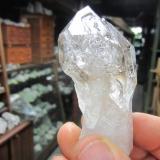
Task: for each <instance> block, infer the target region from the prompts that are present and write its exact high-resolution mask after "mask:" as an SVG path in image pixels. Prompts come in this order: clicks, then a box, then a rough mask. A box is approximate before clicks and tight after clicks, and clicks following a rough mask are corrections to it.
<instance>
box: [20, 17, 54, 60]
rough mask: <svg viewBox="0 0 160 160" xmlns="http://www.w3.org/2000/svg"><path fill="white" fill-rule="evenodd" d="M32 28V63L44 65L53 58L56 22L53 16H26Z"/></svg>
mask: <svg viewBox="0 0 160 160" xmlns="http://www.w3.org/2000/svg"><path fill="white" fill-rule="evenodd" d="M24 18H26V19H27V21H28V22H29V24H30V26H31V42H32V61H33V63H43V62H45V61H49V60H50V59H52V58H53V55H54V54H53V47H54V38H53V37H54V21H53V17H52V16H46V15H25V16H23V19H24Z"/></svg>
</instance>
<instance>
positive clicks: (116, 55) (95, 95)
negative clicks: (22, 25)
mask: <svg viewBox="0 0 160 160" xmlns="http://www.w3.org/2000/svg"><path fill="white" fill-rule="evenodd" d="M58 42H59V59H60V63H61V65H62V68H63V70H64V72H65V73H66V74H68V75H69V76H70V77H71V78H72V79H73V81H74V83H75V89H76V92H77V95H78V101H79V107H80V109H81V111H82V113H83V117H84V118H83V124H82V133H81V136H86V135H90V134H99V135H102V136H106V137H108V138H110V139H111V140H112V142H113V143H115V144H116V145H118V146H119V147H120V148H121V149H122V150H124V151H125V152H126V153H127V154H129V153H130V151H131V149H132V143H133V138H132V134H133V131H132V115H131V111H132V106H131V104H132V95H133V92H134V89H135V86H136V81H137V79H136V62H135V51H134V48H133V46H132V45H131V44H130V43H129V42H128V41H127V40H126V39H125V38H124V37H123V35H122V34H121V33H120V32H119V31H118V30H117V29H116V28H115V27H113V26H112V25H111V24H110V23H108V22H104V21H102V20H101V18H100V17H98V16H97V14H96V13H94V11H92V10H91V8H90V7H85V8H83V9H82V10H80V11H79V12H77V14H76V15H75V16H74V18H73V19H72V20H71V21H70V23H69V24H68V25H67V26H66V27H65V28H64V30H63V31H62V32H61V33H60V35H59V40H58Z"/></svg>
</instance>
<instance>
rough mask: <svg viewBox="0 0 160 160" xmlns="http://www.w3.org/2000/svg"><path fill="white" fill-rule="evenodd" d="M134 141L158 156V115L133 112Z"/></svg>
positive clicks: (159, 121)
mask: <svg viewBox="0 0 160 160" xmlns="http://www.w3.org/2000/svg"><path fill="white" fill-rule="evenodd" d="M133 128H134V131H133V136H134V143H135V144H136V145H137V146H139V147H141V148H142V149H144V150H147V151H149V152H151V153H152V154H153V155H154V156H156V157H157V158H160V117H157V116H153V115H149V114H145V113H134V114H133Z"/></svg>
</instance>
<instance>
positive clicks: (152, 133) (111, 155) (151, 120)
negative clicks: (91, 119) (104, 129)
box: [52, 113, 160, 160]
mask: <svg viewBox="0 0 160 160" xmlns="http://www.w3.org/2000/svg"><path fill="white" fill-rule="evenodd" d="M133 129H134V130H133V137H134V146H133V150H132V152H131V154H130V156H129V157H128V156H127V155H125V154H124V153H123V151H121V150H120V149H119V148H118V147H117V146H115V145H114V144H112V142H110V141H109V139H107V138H106V137H101V136H98V135H90V136H86V137H85V138H81V139H79V136H80V132H81V129H80V128H79V127H78V126H76V125H75V124H74V123H72V122H68V123H66V124H64V125H63V126H62V127H61V128H60V130H59V132H58V136H57V138H58V143H59V147H60V149H61V152H62V153H63V156H55V157H53V159H52V160H130V159H131V160H160V117H156V116H153V115H149V114H144V113H133Z"/></svg>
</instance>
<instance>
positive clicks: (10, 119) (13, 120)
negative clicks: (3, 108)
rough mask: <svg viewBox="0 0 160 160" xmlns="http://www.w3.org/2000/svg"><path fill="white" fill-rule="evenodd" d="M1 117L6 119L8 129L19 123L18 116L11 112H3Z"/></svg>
mask: <svg viewBox="0 0 160 160" xmlns="http://www.w3.org/2000/svg"><path fill="white" fill-rule="evenodd" d="M2 117H3V118H4V119H5V120H6V122H7V126H8V129H12V128H14V127H15V126H17V125H18V124H19V123H20V118H19V117H18V116H17V115H14V114H12V113H9V112H5V113H3V114H2Z"/></svg>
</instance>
